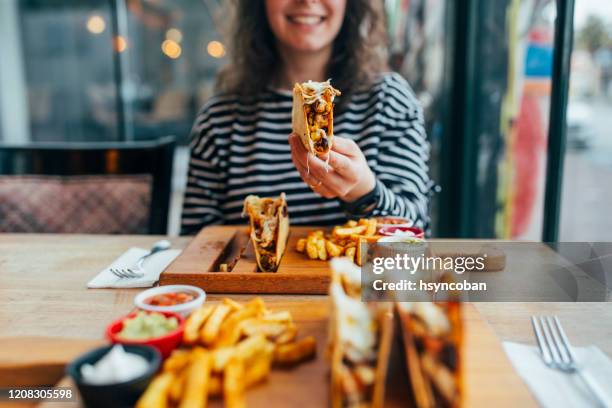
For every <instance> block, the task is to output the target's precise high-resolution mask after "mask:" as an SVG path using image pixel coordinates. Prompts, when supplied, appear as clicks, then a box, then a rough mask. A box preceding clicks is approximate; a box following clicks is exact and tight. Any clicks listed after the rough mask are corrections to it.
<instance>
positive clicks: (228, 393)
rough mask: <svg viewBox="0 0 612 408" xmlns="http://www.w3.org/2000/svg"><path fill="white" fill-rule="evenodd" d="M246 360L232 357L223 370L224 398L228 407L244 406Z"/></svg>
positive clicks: (240, 407)
mask: <svg viewBox="0 0 612 408" xmlns="http://www.w3.org/2000/svg"><path fill="white" fill-rule="evenodd" d="M244 371H245V369H244V362H242V361H241V360H240V359H239V358H237V357H232V358H231V359H230V361H228V362H227V365H226V366H225V370H224V371H223V398H224V400H225V406H226V407H228V408H244V407H246V400H245V397H244V388H245V374H244Z"/></svg>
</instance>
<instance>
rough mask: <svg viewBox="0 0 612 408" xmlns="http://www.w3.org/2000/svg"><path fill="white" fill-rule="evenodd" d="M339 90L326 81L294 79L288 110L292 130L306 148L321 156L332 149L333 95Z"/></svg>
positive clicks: (338, 92) (338, 93) (337, 93)
mask: <svg viewBox="0 0 612 408" xmlns="http://www.w3.org/2000/svg"><path fill="white" fill-rule="evenodd" d="M338 95H340V91H338V90H337V89H335V88H334V87H333V86H331V84H330V83H329V79H328V80H327V81H325V82H312V81H308V82H303V83H301V84H298V83H296V84H295V86H294V87H293V109H292V112H291V118H292V127H293V133H297V134H298V135H299V136H300V139H301V140H302V143H303V144H304V147H306V149H307V150H308V151H309V152H311V153H313V154H315V155H316V156H321V155H323V154H325V153H327V152H329V150H330V149H331V146H332V139H333V137H334V97H336V96H338Z"/></svg>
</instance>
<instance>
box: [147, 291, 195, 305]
mask: <svg viewBox="0 0 612 408" xmlns="http://www.w3.org/2000/svg"><path fill="white" fill-rule="evenodd" d="M196 297H197V294H195V293H192V292H169V293H160V294H159V295H153V296H151V297H148V298H146V299H145V300H144V303H146V304H147V305H151V306H174V305H181V304H183V303H187V302H191V301H192V300H194V299H195V298H196Z"/></svg>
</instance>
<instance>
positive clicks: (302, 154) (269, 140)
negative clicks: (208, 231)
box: [182, 0, 432, 233]
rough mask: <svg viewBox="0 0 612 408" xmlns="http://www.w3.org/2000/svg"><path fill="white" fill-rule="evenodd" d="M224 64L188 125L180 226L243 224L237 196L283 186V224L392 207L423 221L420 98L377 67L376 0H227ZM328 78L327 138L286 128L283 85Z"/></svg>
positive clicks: (381, 62)
mask: <svg viewBox="0 0 612 408" xmlns="http://www.w3.org/2000/svg"><path fill="white" fill-rule="evenodd" d="M231 4H232V9H231V12H232V13H231V14H228V15H232V16H233V21H232V23H231V24H228V29H229V33H228V34H229V37H230V41H229V42H228V44H229V47H228V52H229V55H230V57H231V62H230V64H229V65H228V66H227V67H226V68H225V69H224V70H223V71H222V72H221V73H220V76H219V78H218V82H217V89H218V94H217V95H216V96H214V97H213V98H211V99H210V100H209V101H208V102H207V103H206V104H205V105H204V107H203V108H202V109H201V111H200V113H199V115H198V117H197V119H196V121H195V124H194V127H193V132H192V142H191V160H190V166H189V174H188V184H187V188H186V195H185V200H184V210H183V220H182V225H183V233H194V232H197V231H198V230H199V229H200V228H202V227H203V226H206V225H209V224H220V223H228V224H235V223H242V222H243V220H242V219H241V212H242V211H241V210H242V203H243V201H244V199H245V197H246V196H247V195H249V194H256V195H259V196H268V197H270V196H279V195H281V193H285V194H286V197H287V203H288V206H289V212H290V217H291V222H292V224H318V225H323V224H337V223H343V222H344V221H346V218H347V217H348V218H353V217H368V216H400V217H405V218H409V219H411V220H412V221H413V223H414V224H415V225H416V226H418V227H420V228H425V229H426V228H427V227H428V224H429V215H428V194H429V190H430V187H431V184H432V183H431V181H430V179H429V175H428V159H429V144H428V142H427V137H426V135H425V131H424V129H423V115H422V110H421V107H420V104H419V103H418V101H417V100H416V98H415V96H414V94H413V92H412V90H411V89H410V87H409V85H408V84H407V83H406V81H405V80H404V79H403V78H402V77H401V76H399V75H398V74H394V73H389V72H387V65H386V37H385V28H384V22H383V19H382V16H381V11H382V1H370V0H350V1H346V0H320V1H317V0H311V1H305V0H266V1H264V0H259V1H253V0H236V1H233V2H232V3H231ZM328 79H331V84H332V85H333V87H334V88H336V89H338V90H339V91H340V93H341V95H338V96H337V97H336V98H335V99H334V106H333V131H334V138H333V144H332V145H331V149H326V150H325V151H324V152H323V151H322V153H323V154H317V156H314V155H312V154H311V153H309V151H308V150H307V149H306V148H305V147H304V145H303V143H302V142H301V141H300V139H299V136H298V135H296V134H292V133H291V132H292V105H293V101H292V92H291V89H292V88H293V87H294V85H295V84H296V83H298V84H302V83H306V82H308V81H309V80H311V81H314V82H324V81H326V80H328Z"/></svg>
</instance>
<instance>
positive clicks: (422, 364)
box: [396, 301, 463, 408]
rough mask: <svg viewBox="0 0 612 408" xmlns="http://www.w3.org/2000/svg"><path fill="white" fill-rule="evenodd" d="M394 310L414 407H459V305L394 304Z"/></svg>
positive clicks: (460, 391) (460, 330) (460, 371)
mask: <svg viewBox="0 0 612 408" xmlns="http://www.w3.org/2000/svg"><path fill="white" fill-rule="evenodd" d="M396 309H397V311H398V315H399V317H400V323H401V324H400V326H401V328H402V338H403V344H404V350H405V358H406V365H407V369H408V373H409V377H410V385H411V388H412V399H413V401H412V402H413V403H414V406H416V407H418V408H421V407H423V408H425V407H434V406H435V407H439V406H444V407H459V406H461V405H462V396H463V376H462V358H461V357H462V353H461V348H462V338H463V336H462V321H461V303H459V302H456V301H455V302H439V303H429V302H414V303H397V308H396Z"/></svg>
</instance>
